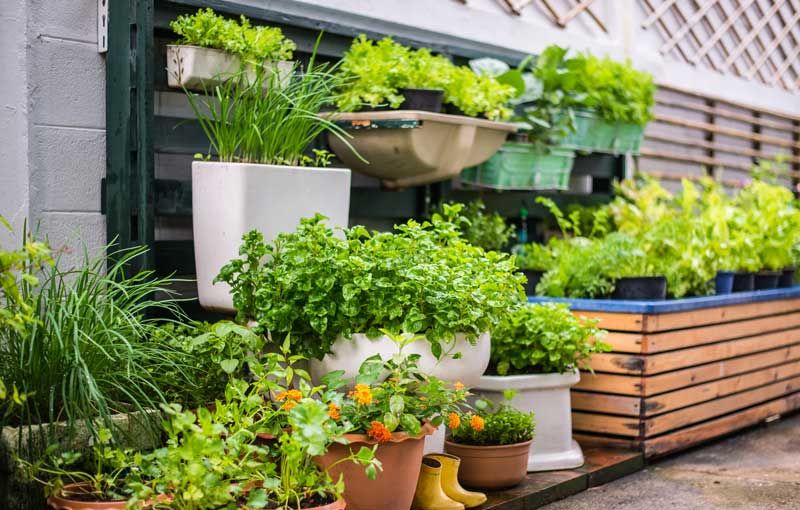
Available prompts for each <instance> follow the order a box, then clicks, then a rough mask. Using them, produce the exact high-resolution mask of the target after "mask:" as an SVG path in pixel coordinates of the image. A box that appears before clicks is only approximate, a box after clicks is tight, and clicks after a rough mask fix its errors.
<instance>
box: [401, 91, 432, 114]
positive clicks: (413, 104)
mask: <svg viewBox="0 0 800 510" xmlns="http://www.w3.org/2000/svg"><path fill="white" fill-rule="evenodd" d="M397 91H398V92H399V93H400V94H402V95H403V98H404V99H403V102H402V103H401V104H400V108H399V109H400V110H422V111H424V112H434V113H439V112H441V111H442V100H443V99H444V91H443V90H441V89H402V88H401V89H397Z"/></svg>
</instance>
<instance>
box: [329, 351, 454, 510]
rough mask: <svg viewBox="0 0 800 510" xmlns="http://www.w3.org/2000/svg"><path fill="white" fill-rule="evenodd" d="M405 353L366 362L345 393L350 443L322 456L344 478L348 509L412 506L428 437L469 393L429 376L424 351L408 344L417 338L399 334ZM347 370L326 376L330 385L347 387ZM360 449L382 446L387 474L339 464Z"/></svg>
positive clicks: (341, 404) (342, 411)
mask: <svg viewBox="0 0 800 510" xmlns="http://www.w3.org/2000/svg"><path fill="white" fill-rule="evenodd" d="M393 340H394V341H396V342H398V345H399V351H398V353H397V354H396V355H395V356H393V357H391V358H390V359H388V360H386V361H384V360H383V359H382V358H381V357H380V356H373V357H371V358H368V359H367V360H365V361H364V363H362V365H361V367H360V369H359V372H358V376H357V377H356V380H355V382H356V385H355V387H354V388H353V390H352V391H350V392H348V393H346V394H341V395H340V397H339V399H338V401H337V402H336V405H337V408H336V409H337V414H338V415H339V416H340V419H341V421H342V422H343V423H347V424H348V426H349V428H350V430H351V432H350V433H348V434H346V435H345V436H344V437H345V439H347V440H348V442H349V444H333V445H331V447H330V449H329V450H328V453H326V454H325V455H324V456H322V457H321V458H319V460H318V462H319V463H320V465H322V466H323V467H325V468H326V469H327V471H328V472H330V473H331V475H332V476H333V477H334V478H338V477H339V476H342V477H343V480H344V485H345V490H344V498H345V501H347V508H349V509H353V510H394V509H397V508H410V507H411V503H412V500H413V498H414V490H415V488H416V486H417V479H418V477H419V473H420V463H421V461H422V455H423V446H424V441H423V440H424V438H425V436H426V435H427V434H430V433H431V432H433V430H435V428H436V427H438V426H439V425H441V423H442V422H443V420H444V417H445V416H448V415H449V414H450V413H451V412H456V411H457V410H458V405H459V404H460V403H462V402H463V400H464V399H465V397H466V395H467V392H466V390H465V389H464V386H463V385H462V384H459V383H456V384H452V383H448V382H445V381H443V380H441V379H438V378H436V377H432V376H429V375H427V374H425V373H424V372H422V371H421V370H420V369H419V367H418V362H419V358H420V356H419V355H418V354H411V355H406V354H405V353H404V352H403V351H404V348H405V347H407V346H409V345H411V344H413V342H414V341H415V340H416V338H414V337H413V336H408V335H407V336H395V337H393ZM342 375H343V374H342V372H341V371H337V372H332V373H330V374H328V375H327V376H326V377H325V378H324V383H325V384H326V385H327V386H328V387H329V388H337V387H342V386H344V385H345V380H344V379H343V378H342ZM354 447H361V448H376V447H377V448H376V449H375V458H376V459H377V460H378V461H380V463H381V465H382V472H381V473H380V474H379V475H378V476H377V478H376V479H375V480H369V479H368V478H367V477H366V475H365V474H364V472H363V470H360V469H356V468H354V467H353V466H352V465H351V464H337V463H339V462H340V461H341V459H342V458H343V457H345V456H346V455H347V453H348V451H349V450H350V449H351V448H354Z"/></svg>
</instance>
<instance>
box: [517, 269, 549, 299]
mask: <svg viewBox="0 0 800 510" xmlns="http://www.w3.org/2000/svg"><path fill="white" fill-rule="evenodd" d="M522 274H524V275H525V277H526V278H527V279H528V281H527V282H526V283H525V294H526V295H528V296H535V295H536V286H537V285H539V280H541V279H542V275H544V271H539V270H536V269H523V270H522Z"/></svg>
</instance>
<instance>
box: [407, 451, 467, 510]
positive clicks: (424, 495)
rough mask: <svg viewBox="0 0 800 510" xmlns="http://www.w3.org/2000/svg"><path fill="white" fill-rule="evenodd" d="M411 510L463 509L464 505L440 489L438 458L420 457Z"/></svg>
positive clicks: (440, 469)
mask: <svg viewBox="0 0 800 510" xmlns="http://www.w3.org/2000/svg"><path fill="white" fill-rule="evenodd" d="M411 510H464V505H462V504H461V503H459V502H458V501H453V500H452V499H450V498H448V497H447V494H445V493H444V490H442V463H441V462H439V461H438V460H436V459H432V458H423V459H422V468H421V469H420V471H419V481H417V491H416V492H415V493H414V503H413V504H412V505H411Z"/></svg>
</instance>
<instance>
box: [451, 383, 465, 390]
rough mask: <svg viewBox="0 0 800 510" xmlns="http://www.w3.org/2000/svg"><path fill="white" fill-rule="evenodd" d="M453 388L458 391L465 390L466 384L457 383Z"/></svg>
mask: <svg viewBox="0 0 800 510" xmlns="http://www.w3.org/2000/svg"><path fill="white" fill-rule="evenodd" d="M453 388H455V389H456V390H457V391H461V390H463V389H464V383H462V382H461V381H456V382H455V384H453Z"/></svg>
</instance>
